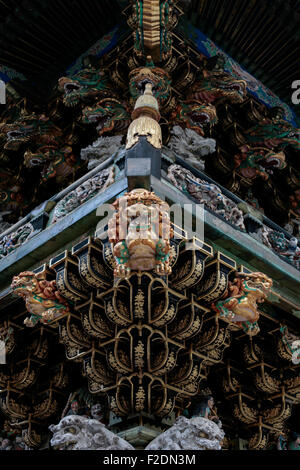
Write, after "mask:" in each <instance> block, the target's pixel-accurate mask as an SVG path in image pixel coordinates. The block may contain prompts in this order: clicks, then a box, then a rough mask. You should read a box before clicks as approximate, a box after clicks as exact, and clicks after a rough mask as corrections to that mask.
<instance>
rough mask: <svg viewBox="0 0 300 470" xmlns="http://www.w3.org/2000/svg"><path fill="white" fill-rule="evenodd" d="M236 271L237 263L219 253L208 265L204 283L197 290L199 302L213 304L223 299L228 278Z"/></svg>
mask: <svg viewBox="0 0 300 470" xmlns="http://www.w3.org/2000/svg"><path fill="white" fill-rule="evenodd" d="M235 269H236V263H235V261H234V260H232V259H231V258H228V257H227V256H225V255H223V254H222V253H220V252H218V253H217V255H216V256H215V258H214V260H213V261H211V262H209V263H207V265H206V268H205V272H204V276H203V279H202V282H201V284H199V285H198V286H197V287H196V288H195V293H196V295H197V301H200V299H201V302H204V303H212V302H216V301H217V300H218V299H221V298H222V297H223V295H224V294H225V292H226V290H227V287H228V276H229V274H230V273H231V272H232V271H234V270H235Z"/></svg>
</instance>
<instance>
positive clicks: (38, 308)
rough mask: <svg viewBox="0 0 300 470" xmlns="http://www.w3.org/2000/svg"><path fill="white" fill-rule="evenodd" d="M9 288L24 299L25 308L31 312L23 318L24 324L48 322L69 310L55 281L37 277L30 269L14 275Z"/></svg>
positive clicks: (31, 325) (33, 324)
mask: <svg viewBox="0 0 300 470" xmlns="http://www.w3.org/2000/svg"><path fill="white" fill-rule="evenodd" d="M11 288H12V290H13V292H14V293H15V294H17V295H18V296H20V297H22V298H23V299H24V300H25V304H26V308H27V310H28V312H29V313H31V317H30V318H26V319H25V320H24V324H25V325H26V326H29V327H33V326H35V325H36V324H37V323H38V322H41V323H49V322H50V321H52V320H55V319H56V318H59V317H61V316H62V315H64V314H66V313H68V312H69V305H68V303H67V301H66V300H65V299H64V298H63V297H62V296H61V295H60V293H59V292H58V290H57V287H56V283H55V281H46V280H45V279H39V278H38V276H37V275H36V274H35V273H33V272H31V271H24V272H22V273H20V274H19V275H18V276H14V277H13V281H12V284H11Z"/></svg>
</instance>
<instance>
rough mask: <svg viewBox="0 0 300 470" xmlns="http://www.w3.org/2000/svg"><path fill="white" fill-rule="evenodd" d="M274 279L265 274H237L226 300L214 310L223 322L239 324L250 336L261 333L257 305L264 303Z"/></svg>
mask: <svg viewBox="0 0 300 470" xmlns="http://www.w3.org/2000/svg"><path fill="white" fill-rule="evenodd" d="M272 285H273V281H272V279H270V278H269V277H268V276H266V275H265V274H263V273H259V272H254V273H251V274H244V273H237V276H236V277H235V279H234V280H233V282H231V281H229V287H228V289H227V292H226V294H225V297H226V298H225V299H223V300H219V301H218V302H217V303H216V304H213V305H212V308H213V309H214V310H215V311H216V312H217V313H218V314H219V315H220V318H222V319H223V320H226V321H229V322H234V323H237V324H238V325H239V326H240V327H241V328H243V329H244V330H245V332H246V333H247V334H249V335H250V336H253V335H256V334H257V333H258V332H259V327H258V324H257V321H258V319H259V312H258V308H257V303H262V302H264V300H265V299H266V297H267V295H268V293H269V292H270V291H271V287H272Z"/></svg>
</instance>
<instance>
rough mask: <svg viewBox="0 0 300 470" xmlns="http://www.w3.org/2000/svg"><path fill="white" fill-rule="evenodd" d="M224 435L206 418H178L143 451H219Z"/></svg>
mask: <svg viewBox="0 0 300 470" xmlns="http://www.w3.org/2000/svg"><path fill="white" fill-rule="evenodd" d="M224 437H225V434H224V431H223V430H222V429H220V427H219V426H218V425H217V424H215V423H214V422H213V421H211V420H209V419H206V418H199V417H196V418H191V419H188V418H185V417H184V416H180V417H179V418H177V420H176V421H175V424H174V426H172V427H171V428H170V429H168V430H167V431H165V432H163V433H162V434H160V435H159V436H158V437H156V438H155V439H154V440H153V441H152V442H150V444H148V446H147V447H146V449H145V450H221V441H222V440H223V439H224Z"/></svg>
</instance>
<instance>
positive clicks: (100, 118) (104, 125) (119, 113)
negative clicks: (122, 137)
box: [82, 98, 131, 135]
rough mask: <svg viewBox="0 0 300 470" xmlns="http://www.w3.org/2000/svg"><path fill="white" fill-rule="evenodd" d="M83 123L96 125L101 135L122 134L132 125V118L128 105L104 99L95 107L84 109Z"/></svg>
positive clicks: (111, 99) (112, 99) (115, 100)
mask: <svg viewBox="0 0 300 470" xmlns="http://www.w3.org/2000/svg"><path fill="white" fill-rule="evenodd" d="M82 121H83V122H84V123H86V124H89V123H96V124H97V127H96V129H97V131H98V134H99V135H102V134H104V133H105V132H109V131H112V130H115V131H119V132H122V131H123V130H125V129H127V127H128V126H129V124H130V121H131V117H130V114H129V111H128V108H127V106H126V104H124V103H122V102H121V101H119V100H117V99H114V98H104V99H102V100H100V101H98V103H96V105H95V106H93V107H91V106H88V107H86V108H84V109H83V112H82Z"/></svg>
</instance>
